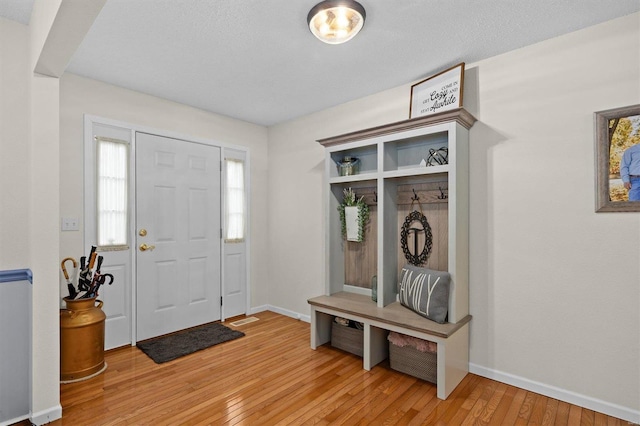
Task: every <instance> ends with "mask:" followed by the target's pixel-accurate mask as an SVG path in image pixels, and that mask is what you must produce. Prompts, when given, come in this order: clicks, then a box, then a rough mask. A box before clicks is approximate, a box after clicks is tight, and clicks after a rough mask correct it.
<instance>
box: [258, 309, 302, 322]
mask: <svg viewBox="0 0 640 426" xmlns="http://www.w3.org/2000/svg"><path fill="white" fill-rule="evenodd" d="M264 311H271V312H275V313H276V314H280V315H284V316H287V317H291V318H294V319H297V320H300V321H304V322H311V317H310V316H309V315H303V314H299V313H297V312H294V311H290V310H288V309H284V308H280V307H278V306H273V305H261V306H256V307H253V308H251V309H250V310H249V313H250V314H257V313H258V312H264Z"/></svg>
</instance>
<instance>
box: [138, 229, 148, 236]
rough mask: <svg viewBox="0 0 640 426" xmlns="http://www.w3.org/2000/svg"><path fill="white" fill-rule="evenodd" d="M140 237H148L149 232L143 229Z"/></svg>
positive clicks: (139, 233)
mask: <svg viewBox="0 0 640 426" xmlns="http://www.w3.org/2000/svg"><path fill="white" fill-rule="evenodd" d="M138 235H140V236H141V237H146V236H147V230H146V229H141V230H140V232H138Z"/></svg>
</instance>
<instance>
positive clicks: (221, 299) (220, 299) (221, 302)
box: [220, 296, 222, 306]
mask: <svg viewBox="0 0 640 426" xmlns="http://www.w3.org/2000/svg"><path fill="white" fill-rule="evenodd" d="M220 306H222V296H220Z"/></svg>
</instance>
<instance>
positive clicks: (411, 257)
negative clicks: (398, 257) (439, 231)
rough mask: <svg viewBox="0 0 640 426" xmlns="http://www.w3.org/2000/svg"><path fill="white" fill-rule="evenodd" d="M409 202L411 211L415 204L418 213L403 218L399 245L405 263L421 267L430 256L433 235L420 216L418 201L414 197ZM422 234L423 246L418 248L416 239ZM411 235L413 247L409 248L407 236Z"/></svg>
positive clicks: (425, 219)
mask: <svg viewBox="0 0 640 426" xmlns="http://www.w3.org/2000/svg"><path fill="white" fill-rule="evenodd" d="M414 193H415V191H414ZM411 200H412V201H411V208H412V209H413V203H414V202H417V203H418V206H419V207H420V211H417V210H413V211H412V212H411V213H409V214H408V215H407V217H406V218H405V220H404V223H403V224H402V229H401V230H400V245H401V246H402V252H403V253H404V257H405V258H406V259H407V261H408V262H409V263H411V264H412V265H416V266H421V265H423V264H425V263H426V262H427V260H428V259H429V255H430V254H431V249H432V248H433V235H432V234H431V226H430V225H429V222H428V221H427V218H426V216H425V215H424V214H422V205H420V199H419V198H418V196H417V195H415V196H414V198H412V199H411ZM422 233H424V244H423V245H422V247H420V244H419V242H418V239H419V238H418V237H419V236H420V234H422ZM411 234H413V247H411V248H410V247H409V235H411Z"/></svg>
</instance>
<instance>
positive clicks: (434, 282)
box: [398, 265, 451, 324]
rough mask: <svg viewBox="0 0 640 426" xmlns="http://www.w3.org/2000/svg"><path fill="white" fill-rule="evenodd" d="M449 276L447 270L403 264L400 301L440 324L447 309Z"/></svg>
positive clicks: (445, 315)
mask: <svg viewBox="0 0 640 426" xmlns="http://www.w3.org/2000/svg"><path fill="white" fill-rule="evenodd" d="M450 278H451V277H450V275H449V273H448V272H443V271H434V270H432V269H427V268H420V267H418V266H413V265H405V266H404V267H403V268H402V272H401V274H400V284H399V291H398V292H399V294H400V303H401V304H402V305H403V306H406V307H407V308H409V309H411V310H412V311H414V312H416V313H417V314H419V315H422V316H423V317H425V318H428V319H430V320H432V321H435V322H438V323H440V324H442V323H444V322H445V321H446V319H447V311H448V309H449V283H450V280H451V279H450Z"/></svg>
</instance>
